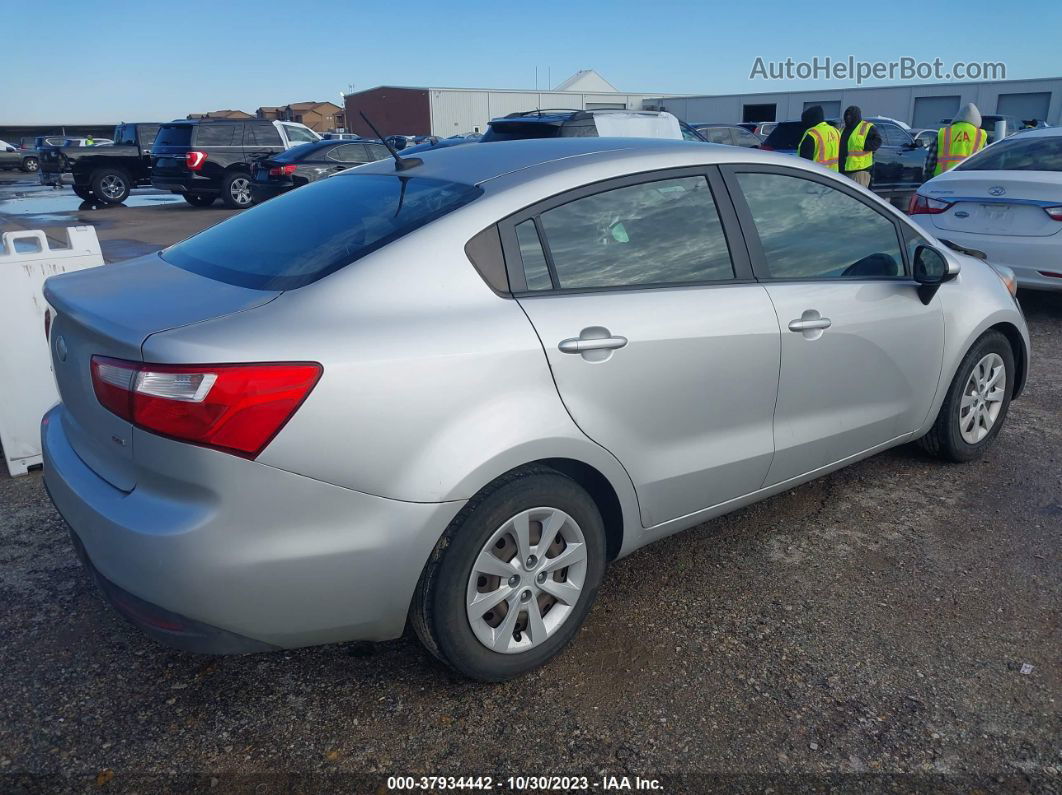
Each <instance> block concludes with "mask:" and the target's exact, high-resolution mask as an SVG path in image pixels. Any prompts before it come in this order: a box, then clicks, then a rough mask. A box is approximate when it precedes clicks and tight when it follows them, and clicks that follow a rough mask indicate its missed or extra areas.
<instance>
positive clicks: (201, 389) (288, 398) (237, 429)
mask: <svg viewBox="0 0 1062 795" xmlns="http://www.w3.org/2000/svg"><path fill="white" fill-rule="evenodd" d="M322 370H323V368H322V367H321V365H319V364H316V363H314V362H292V363H276V364H274V363H270V364H215V365H211V364H197V365H165V364H139V363H137V362H127V361H123V360H121V359H111V358H108V357H106V356H93V357H92V387H93V389H94V390H95V392H96V398H97V399H98V400H99V402H100V405H102V406H103V407H104V408H106V409H108V410H109V411H112V412H113V413H115V414H117V415H118V416H119V417H122V418H123V419H125V420H128V421H129V422H131V423H133V424H134V425H137V426H139V427H141V428H144V429H145V430H148V431H152V432H153V433H157V434H161V435H162V436H169V437H172V438H174V439H179V440H180V441H183V442H191V443H192V444H199V445H203V446H205V447H213V448H214V449H217V450H223V451H225V452H228V453H234V454H236V455H240V456H244V457H245V458H255V457H256V456H257V455H258V454H259V453H261V452H262V450H263V449H265V446H266V445H267V444H269V442H270V441H271V440H272V439H273V437H274V436H276V435H277V433H279V432H280V429H281V428H283V427H284V424H285V423H286V422H287V421H288V420H289V419H291V416H292V415H293V414H294V413H295V410H296V409H297V408H298V407H299V406H300V405H302V402H303V401H304V400H305V399H306V396H307V395H309V394H310V391H311V390H312V389H313V388H314V385H316V384H317V381H318V379H319V378H320V377H321V372H322Z"/></svg>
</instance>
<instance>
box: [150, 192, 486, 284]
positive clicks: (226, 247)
mask: <svg viewBox="0 0 1062 795" xmlns="http://www.w3.org/2000/svg"><path fill="white" fill-rule="evenodd" d="M481 193H482V189H481V188H478V187H476V186H474V185H464V184H461V183H456V182H446V181H442V180H436V179H426V178H420V177H399V176H394V175H389V174H355V173H353V172H352V173H351V174H350V175H349V176H339V177H335V178H332V179H325V180H321V181H319V182H314V183H312V184H310V185H307V186H306V187H303V188H299V190H296V191H292V192H291V193H288V194H285V195H284V196H280V197H278V198H276V199H272V200H271V201H269V202H266V203H265V204H261V205H259V206H257V207H254V208H252V209H250V210H246V211H244V212H243V213H241V214H240V215H236V216H233V217H232V218H229V219H228V220H226V221H223V222H222V223H220V224H218V225H217V226H212V227H210V228H209V229H207V230H205V231H203V232H200V233H199V234H198V235H195V236H194V237H190V238H188V239H187V240H185V241H183V242H181V243H178V244H177V245H175V246H171V247H170V248H168V249H165V250H164V251H163V252H162V253H161V256H162V258H163V259H164V260H166V261H167V262H169V263H171V264H173V265H176V266H177V267H179V268H183V269H185V270H187V271H191V272H192V273H198V274H200V275H202V276H206V277H208V278H211V279H216V280H217V281H221V282H227V283H228V284H235V285H239V286H241V287H250V288H252V289H256V290H292V289H295V288H297V287H302V286H303V285H306V284H309V283H310V282H314V281H317V280H318V279H320V278H322V277H324V276H327V275H328V274H329V273H332V272H333V271H336V270H338V269H340V268H342V267H344V266H346V265H349V264H350V263H352V262H354V261H355V260H357V259H359V258H361V257H364V256H365V255H366V254H369V253H370V252H373V251H375V250H376V249H378V248H380V247H382V246H385V245H387V244H388V243H390V242H392V241H394V240H397V239H398V238H400V237H402V236H403V235H407V234H409V233H410V232H412V231H413V230H414V229H417V228H419V227H421V226H424V225H425V224H427V223H430V222H431V221H434V220H436V219H438V218H441V217H442V216H444V215H446V214H447V213H449V212H452V211H453V210H456V209H457V208H458V207H461V206H463V205H465V204H467V203H469V202H470V201H472V200H473V199H475V198H476V197H477V196H479V195H480V194H481Z"/></svg>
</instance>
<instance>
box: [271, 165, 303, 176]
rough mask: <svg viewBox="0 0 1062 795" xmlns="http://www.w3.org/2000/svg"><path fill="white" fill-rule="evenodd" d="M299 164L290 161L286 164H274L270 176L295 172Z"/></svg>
mask: <svg viewBox="0 0 1062 795" xmlns="http://www.w3.org/2000/svg"><path fill="white" fill-rule="evenodd" d="M296 168H297V166H296V165H295V164H294V163H289V164H288V165H286V166H273V167H272V168H271V169H269V176H271V177H286V176H288V174H294V173H295V169H296Z"/></svg>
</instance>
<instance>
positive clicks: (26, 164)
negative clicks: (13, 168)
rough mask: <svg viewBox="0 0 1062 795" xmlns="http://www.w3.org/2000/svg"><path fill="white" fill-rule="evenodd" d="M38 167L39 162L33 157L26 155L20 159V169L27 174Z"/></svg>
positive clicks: (39, 165)
mask: <svg viewBox="0 0 1062 795" xmlns="http://www.w3.org/2000/svg"><path fill="white" fill-rule="evenodd" d="M40 167H41V164H40V163H39V162H38V161H37V158H35V157H27V158H26V159H25V160H23V161H22V166H21V168H22V170H23V171H25V172H26V173H27V174H32V173H33V172H34V171H36V170H37V169H38V168H40Z"/></svg>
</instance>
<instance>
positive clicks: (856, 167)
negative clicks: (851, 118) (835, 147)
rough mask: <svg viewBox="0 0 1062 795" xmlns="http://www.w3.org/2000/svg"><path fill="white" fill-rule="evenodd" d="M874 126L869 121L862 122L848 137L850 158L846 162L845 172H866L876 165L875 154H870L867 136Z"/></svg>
mask: <svg viewBox="0 0 1062 795" xmlns="http://www.w3.org/2000/svg"><path fill="white" fill-rule="evenodd" d="M873 126H874V125H873V124H871V123H870V122H869V121H861V122H859V124H858V125H856V128H855V129H854V130H852V134H851V135H849V136H848V156H847V157H846V158H845V160H844V170H845V171H864V170H866V169H868V168H870V167H871V166H872V165H874V153H873V152H868V151H867V150H866V149H864V148H863V147H865V146H866V145H867V136H868V135H870V129H871V127H873Z"/></svg>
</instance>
